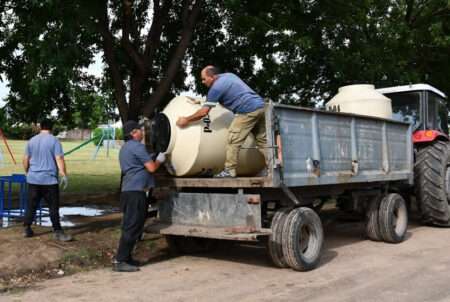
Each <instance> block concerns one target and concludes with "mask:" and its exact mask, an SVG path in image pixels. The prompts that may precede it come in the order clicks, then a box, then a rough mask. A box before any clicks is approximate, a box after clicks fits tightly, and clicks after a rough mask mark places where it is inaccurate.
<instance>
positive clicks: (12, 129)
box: [2, 125, 36, 140]
mask: <svg viewBox="0 0 450 302" xmlns="http://www.w3.org/2000/svg"><path fill="white" fill-rule="evenodd" d="M2 131H3V134H4V135H5V137H6V138H8V139H25V140H28V139H30V138H31V137H33V136H34V135H36V132H35V131H34V130H33V128H32V127H31V126H30V125H16V126H3V128H2Z"/></svg>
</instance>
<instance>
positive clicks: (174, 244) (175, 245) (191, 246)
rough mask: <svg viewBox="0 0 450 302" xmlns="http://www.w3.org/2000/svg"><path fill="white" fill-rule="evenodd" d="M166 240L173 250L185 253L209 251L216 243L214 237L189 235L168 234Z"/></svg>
mask: <svg viewBox="0 0 450 302" xmlns="http://www.w3.org/2000/svg"><path fill="white" fill-rule="evenodd" d="M166 241H167V244H168V245H169V248H170V249H171V251H173V252H181V253H184V254H197V253H203V252H207V251H209V250H210V249H212V248H213V247H214V245H215V240H214V239H210V238H201V237H189V236H188V237H185V236H175V235H167V236H166Z"/></svg>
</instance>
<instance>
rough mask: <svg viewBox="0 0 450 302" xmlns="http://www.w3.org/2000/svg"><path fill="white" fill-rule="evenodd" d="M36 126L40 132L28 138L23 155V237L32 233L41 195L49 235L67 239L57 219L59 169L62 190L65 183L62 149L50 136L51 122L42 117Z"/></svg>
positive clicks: (58, 238) (54, 138) (65, 185)
mask: <svg viewBox="0 0 450 302" xmlns="http://www.w3.org/2000/svg"><path fill="white" fill-rule="evenodd" d="M40 127H41V129H40V133H39V134H38V135H35V136H33V137H32V138H31V139H30V140H29V141H28V143H27V145H26V147H25V154H24V156H23V167H24V169H25V173H26V174H27V183H28V197H27V207H26V210H25V219H24V223H23V225H24V230H23V237H25V238H28V237H32V236H33V235H34V233H33V231H32V229H31V224H32V223H33V220H34V216H35V214H36V209H37V207H38V206H39V202H40V200H41V199H42V198H44V199H45V201H46V202H47V204H48V208H49V213H50V220H51V222H52V226H53V238H54V239H56V240H60V241H70V240H72V235H68V234H65V233H64V232H63V230H62V228H61V224H60V218H59V187H58V174H59V172H61V174H62V178H61V186H62V187H63V189H65V188H66V187H67V185H68V179H67V173H66V164H65V162H64V152H63V149H62V146H61V143H60V142H59V140H58V139H57V138H56V137H55V136H53V135H52V130H53V123H52V121H50V120H48V119H44V120H43V121H42V122H41V124H40Z"/></svg>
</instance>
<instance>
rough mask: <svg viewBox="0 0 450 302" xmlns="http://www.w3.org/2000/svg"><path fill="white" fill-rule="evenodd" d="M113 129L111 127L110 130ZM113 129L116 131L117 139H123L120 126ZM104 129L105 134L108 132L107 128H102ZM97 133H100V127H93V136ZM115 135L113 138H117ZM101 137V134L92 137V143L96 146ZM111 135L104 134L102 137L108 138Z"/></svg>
mask: <svg viewBox="0 0 450 302" xmlns="http://www.w3.org/2000/svg"><path fill="white" fill-rule="evenodd" d="M112 130H113V128H111V131H112ZM114 130H115V133H116V135H117V137H118V138H119V139H123V132H122V129H121V128H114ZM104 131H105V134H107V132H108V129H105V130H104ZM99 134H102V128H95V130H94V132H93V134H92V135H93V137H95V136H97V135H99ZM117 137H115V139H117ZM101 138H102V136H101V135H100V136H99V137H97V138H96V139H94V140H93V141H92V142H93V143H94V145H95V146H97V145H98V143H99V142H100V139H101ZM110 138H111V137H110V136H108V135H105V138H104V139H110Z"/></svg>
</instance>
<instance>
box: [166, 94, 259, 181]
mask: <svg viewBox="0 0 450 302" xmlns="http://www.w3.org/2000/svg"><path fill="white" fill-rule="evenodd" d="M204 102H205V99H204V98H190V97H185V96H178V97H175V98H174V99H172V100H171V101H170V102H169V104H168V105H167V106H166V108H165V109H164V110H163V111H162V113H163V114H164V115H165V116H166V117H167V119H168V122H169V123H168V124H170V126H169V127H170V129H169V131H167V133H170V134H169V135H170V140H169V143H168V147H167V152H168V153H170V155H169V156H167V161H166V162H165V166H166V168H167V170H168V171H169V173H170V174H172V175H175V176H208V175H213V174H216V173H218V172H220V171H221V170H222V169H223V168H224V164H225V146H226V138H227V133H228V128H229V126H230V124H231V122H232V121H233V119H234V114H233V113H232V112H231V111H229V110H228V109H226V108H224V107H223V106H221V105H220V104H218V105H217V106H216V107H215V108H212V109H211V111H210V112H209V119H210V120H211V121H210V122H209V125H208V124H207V123H205V122H204V121H203V119H201V120H198V121H195V122H192V123H189V124H188V125H187V126H185V127H183V128H180V127H178V126H177V125H176V122H177V120H178V118H179V117H180V116H189V115H191V114H193V113H194V112H196V111H197V110H198V109H200V108H201V107H202V106H203V104H204ZM205 127H206V128H205ZM209 131H210V132H209ZM251 146H256V143H255V139H254V137H253V136H252V135H251V134H250V135H249V137H248V138H247V140H246V141H245V143H244V145H243V147H251ZM264 165H265V163H264V156H263V155H262V153H261V152H260V151H259V150H257V149H241V150H240V151H239V157H238V165H237V168H236V174H237V175H238V176H251V175H255V174H257V173H258V172H259V171H261V169H262V168H263V167H264Z"/></svg>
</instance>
